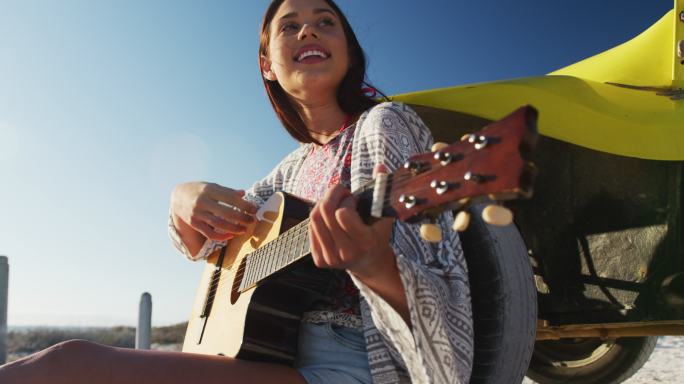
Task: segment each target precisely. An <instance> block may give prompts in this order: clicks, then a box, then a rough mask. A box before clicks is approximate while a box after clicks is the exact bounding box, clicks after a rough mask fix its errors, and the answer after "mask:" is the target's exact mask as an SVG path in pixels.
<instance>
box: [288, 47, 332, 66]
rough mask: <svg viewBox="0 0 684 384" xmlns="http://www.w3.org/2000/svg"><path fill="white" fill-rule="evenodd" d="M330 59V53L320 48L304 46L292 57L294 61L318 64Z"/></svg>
mask: <svg viewBox="0 0 684 384" xmlns="http://www.w3.org/2000/svg"><path fill="white" fill-rule="evenodd" d="M329 57H330V53H329V52H327V51H326V50H324V49H323V48H322V47H320V46H304V47H302V48H301V49H300V50H299V51H297V54H296V55H295V57H294V61H296V62H298V63H301V62H305V63H306V62H314V61H316V62H318V61H322V60H325V59H328V58H329Z"/></svg>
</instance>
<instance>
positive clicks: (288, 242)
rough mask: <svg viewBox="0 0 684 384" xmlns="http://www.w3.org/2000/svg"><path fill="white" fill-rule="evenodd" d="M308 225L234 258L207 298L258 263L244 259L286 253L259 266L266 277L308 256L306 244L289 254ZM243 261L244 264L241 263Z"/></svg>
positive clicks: (421, 189) (304, 235)
mask: <svg viewBox="0 0 684 384" xmlns="http://www.w3.org/2000/svg"><path fill="white" fill-rule="evenodd" d="M390 176H391V175H390ZM388 183H389V181H388ZM426 189H428V188H419V189H417V190H414V191H418V192H420V191H423V190H426ZM429 189H431V188H429ZM383 201H384V202H385V203H387V202H389V197H387V198H385V199H383ZM308 223H309V219H305V220H303V221H301V222H300V223H298V224H296V225H295V226H293V227H292V228H290V229H289V230H287V231H285V232H283V233H282V234H280V235H279V236H278V237H277V238H275V239H274V240H272V241H271V242H269V243H267V244H264V246H262V247H260V248H257V249H256V250H254V251H253V252H252V253H248V254H246V255H244V256H243V257H241V258H240V259H239V260H238V259H237V258H236V260H235V261H234V263H235V262H238V261H239V262H240V265H239V266H238V268H237V270H234V268H233V267H232V266H231V267H228V268H225V269H222V272H221V276H220V277H219V279H218V281H217V283H216V288H212V289H210V290H209V292H208V293H207V297H211V296H215V295H216V294H217V293H219V292H220V291H219V290H222V289H228V288H230V289H232V287H221V284H222V283H225V281H226V280H228V279H230V280H232V279H233V278H234V277H235V276H236V275H237V274H238V273H240V272H244V271H245V270H246V269H247V268H248V267H254V266H255V264H254V263H258V261H252V265H250V266H248V265H247V260H245V259H251V260H258V259H261V258H266V257H269V256H270V257H271V258H273V256H272V253H274V252H277V251H282V252H288V253H287V254H286V256H285V257H281V260H285V261H286V263H285V264H284V265H280V264H281V262H280V261H277V262H275V263H274V261H273V260H269V261H268V262H266V263H269V264H261V265H259V268H260V269H264V268H265V269H266V271H267V272H266V273H265V275H266V276H268V275H270V274H271V273H273V272H275V271H277V270H279V269H282V268H284V267H285V266H287V265H288V264H290V263H292V262H294V261H296V260H299V259H301V258H302V257H304V256H306V255H308V254H309V253H310V249H308V243H307V244H305V248H304V249H306V250H307V252H306V253H303V254H294V255H292V258H290V253H289V252H290V251H289V249H291V248H292V245H293V243H295V244H296V243H297V242H301V241H302V240H303V237H307V238H308V235H309V232H308ZM305 227H306V228H307V229H306V230H304V228H305ZM279 239H282V240H279ZM275 242H280V243H275ZM267 247H271V248H274V249H269V250H266V248H267ZM243 260H244V262H243ZM264 260H266V259H264ZM262 263H263V261H262ZM233 265H234V264H233ZM226 269H227V270H228V273H224V272H225V271H226ZM244 278H245V276H243V279H244ZM211 280H213V279H210V282H211ZM260 280H261V279H256V280H255V281H249V283H250V284H255V283H258V282H259V281H260ZM212 285H213V284H212ZM250 286H251V285H250Z"/></svg>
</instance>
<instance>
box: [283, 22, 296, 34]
mask: <svg viewBox="0 0 684 384" xmlns="http://www.w3.org/2000/svg"><path fill="white" fill-rule="evenodd" d="M298 29H299V26H298V25H297V23H293V22H290V23H285V24H283V25H282V26H281V27H280V32H292V31H296V30H298Z"/></svg>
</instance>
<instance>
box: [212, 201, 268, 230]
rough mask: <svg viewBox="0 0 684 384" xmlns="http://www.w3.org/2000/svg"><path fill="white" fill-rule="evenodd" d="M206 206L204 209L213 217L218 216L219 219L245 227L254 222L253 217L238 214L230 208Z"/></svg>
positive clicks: (213, 205)
mask: <svg viewBox="0 0 684 384" xmlns="http://www.w3.org/2000/svg"><path fill="white" fill-rule="evenodd" d="M208 205H209V206H208V207H205V209H206V210H207V211H208V212H210V213H212V214H213V215H214V216H218V217H219V218H221V219H223V220H226V221H229V222H233V223H236V224H240V225H243V226H247V225H250V224H252V223H253V222H254V221H255V220H256V218H255V217H254V216H252V215H248V214H246V213H243V212H240V211H238V210H237V209H234V208H232V207H227V206H225V205H221V204H208Z"/></svg>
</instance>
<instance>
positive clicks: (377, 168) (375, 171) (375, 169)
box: [373, 163, 389, 178]
mask: <svg viewBox="0 0 684 384" xmlns="http://www.w3.org/2000/svg"><path fill="white" fill-rule="evenodd" d="M378 173H389V170H388V169H387V167H386V166H385V164H382V163H378V164H375V167H373V178H375V177H377V176H378Z"/></svg>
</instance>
